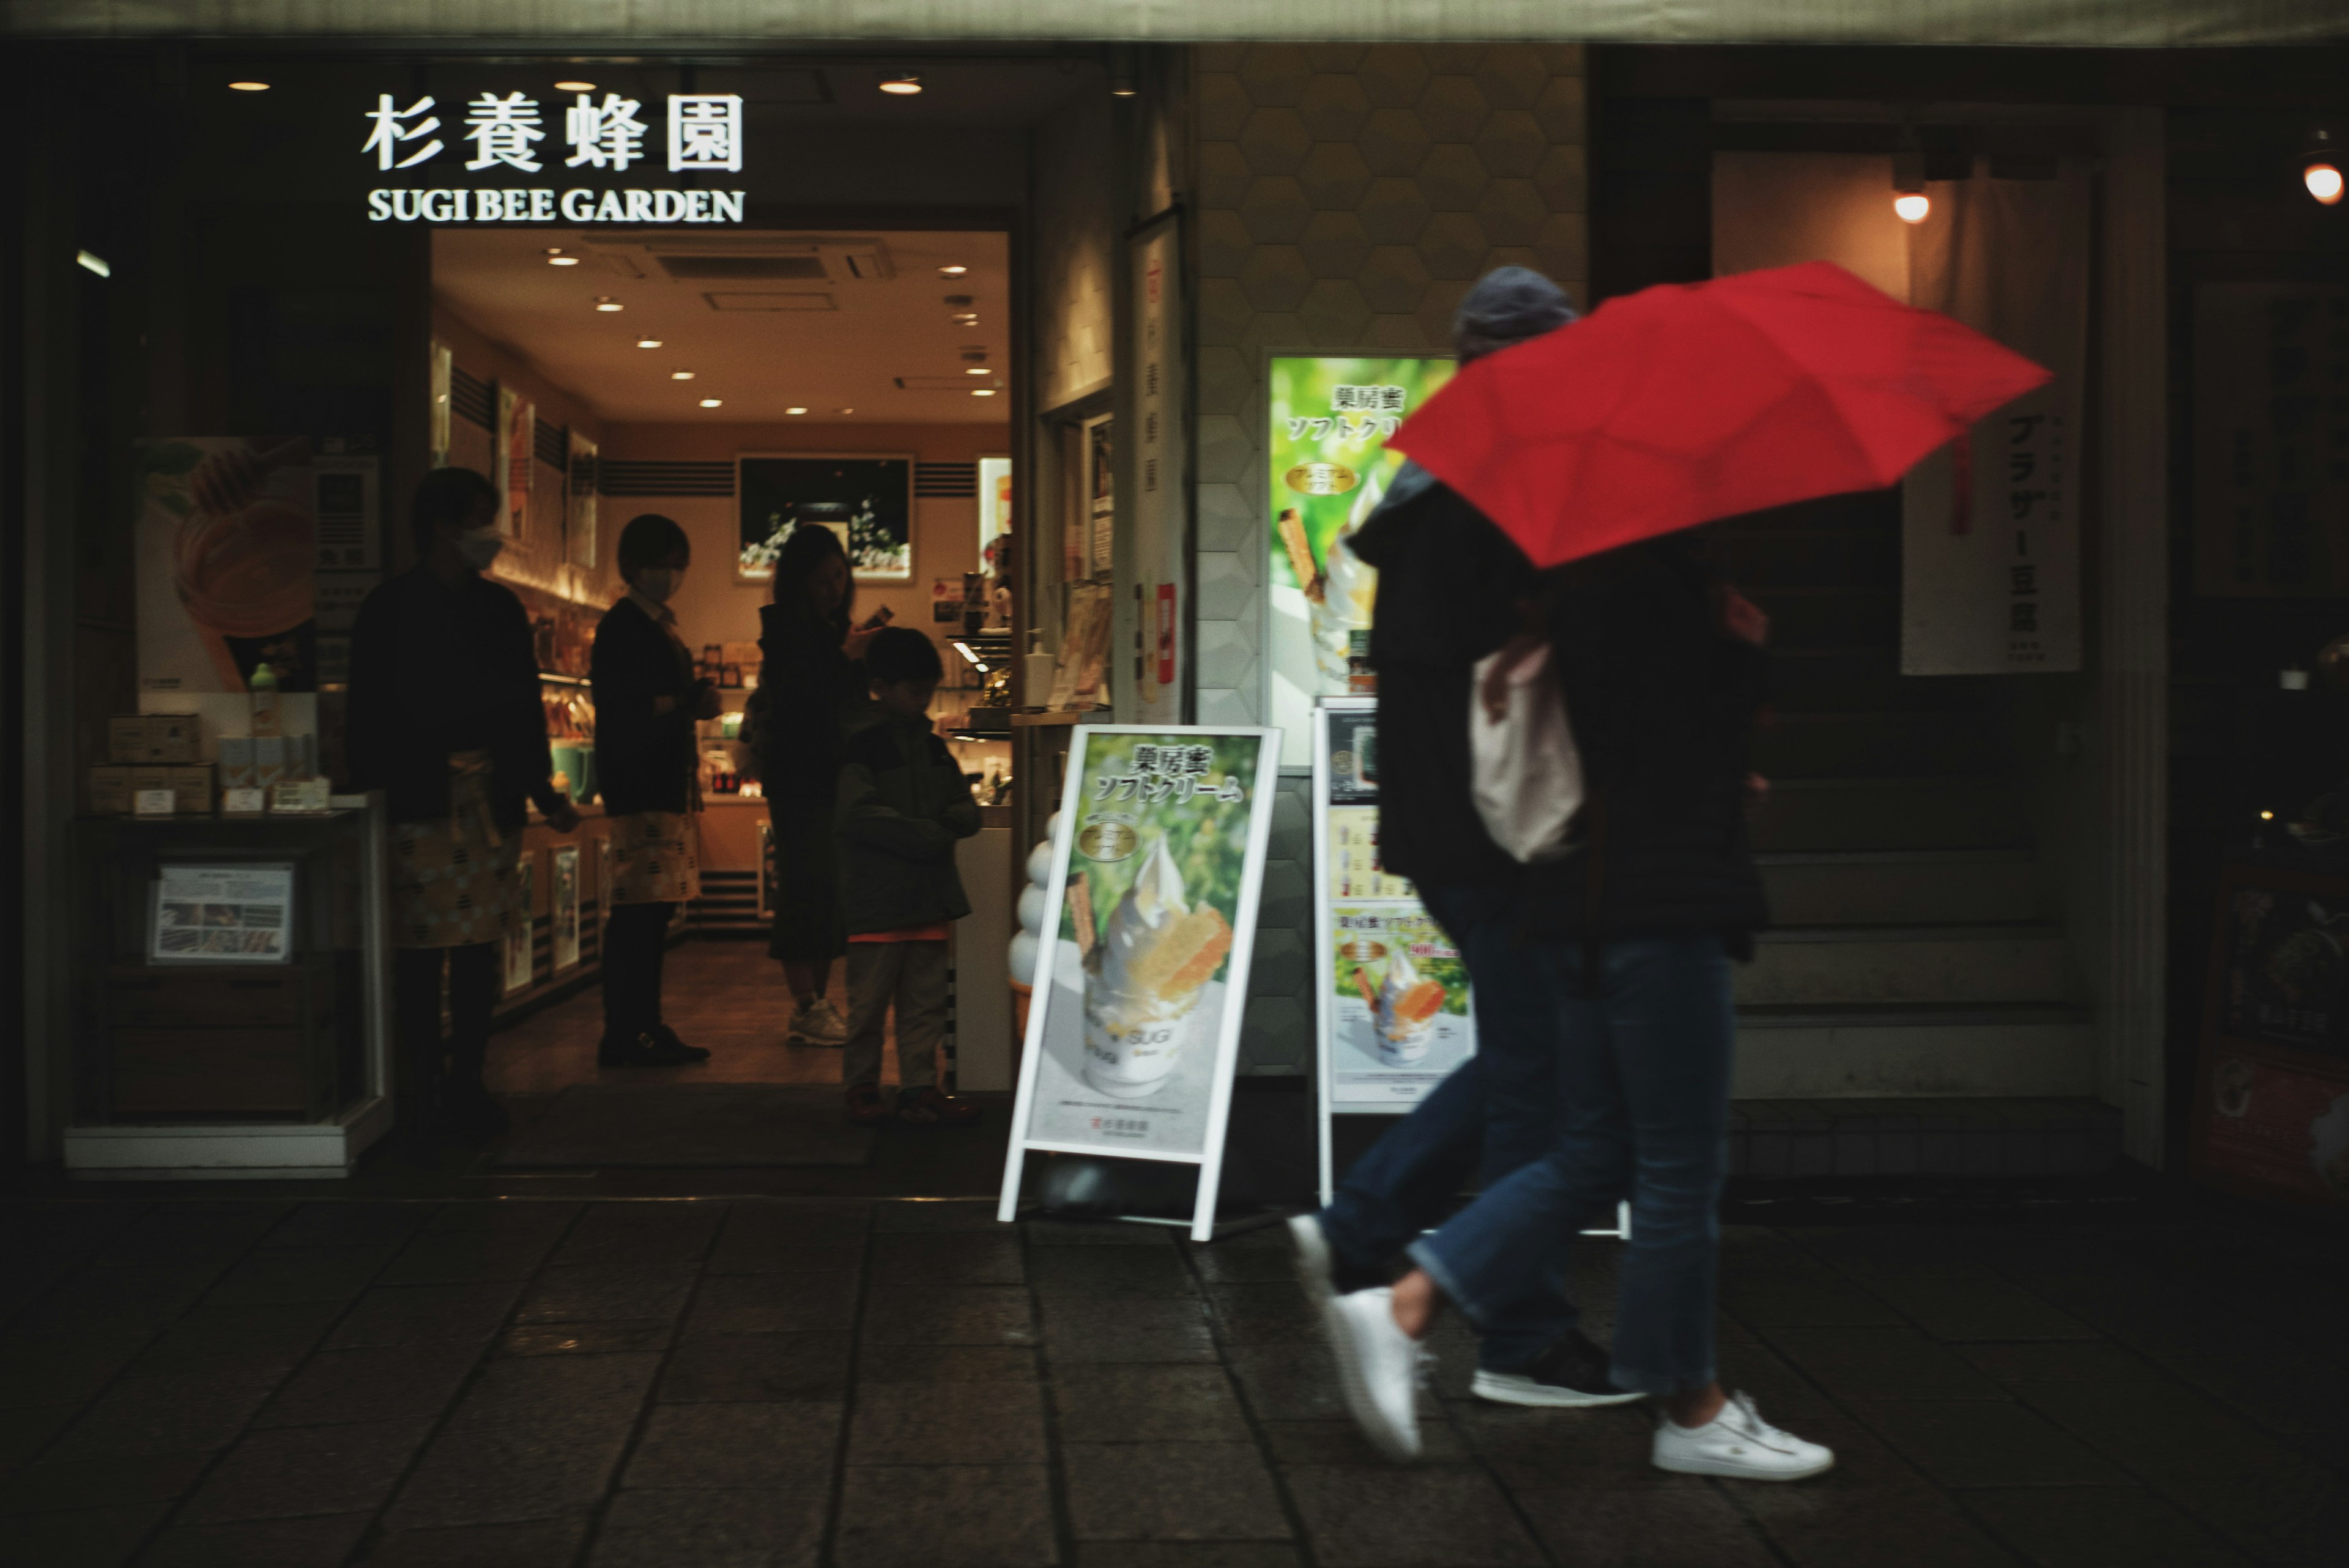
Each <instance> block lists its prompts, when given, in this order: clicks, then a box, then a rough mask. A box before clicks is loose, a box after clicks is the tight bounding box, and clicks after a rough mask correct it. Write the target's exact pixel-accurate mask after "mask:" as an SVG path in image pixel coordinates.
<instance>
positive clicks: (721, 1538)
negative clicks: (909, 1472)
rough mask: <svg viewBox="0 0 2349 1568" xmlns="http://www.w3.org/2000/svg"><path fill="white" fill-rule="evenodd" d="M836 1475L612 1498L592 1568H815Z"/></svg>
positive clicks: (590, 1558)
mask: <svg viewBox="0 0 2349 1568" xmlns="http://www.w3.org/2000/svg"><path fill="white" fill-rule="evenodd" d="M831 1503H832V1472H831V1470H829V1469H826V1470H821V1471H814V1472H811V1473H810V1475H809V1476H808V1477H807V1478H806V1481H805V1484H803V1485H800V1486H796V1487H762V1488H761V1490H758V1491H624V1492H622V1493H620V1494H619V1495H618V1496H617V1497H616V1498H614V1499H613V1500H612V1506H611V1507H610V1509H608V1510H607V1511H605V1515H604V1522H603V1525H602V1528H600V1529H599V1530H597V1531H596V1532H595V1547H594V1548H593V1549H592V1550H591V1551H590V1552H589V1553H588V1554H587V1568H686V1565H690V1568H814V1565H815V1563H817V1561H818V1558H819V1553H821V1550H822V1548H823V1521H824V1514H825V1511H827V1510H828V1509H829V1508H830V1506H831Z"/></svg>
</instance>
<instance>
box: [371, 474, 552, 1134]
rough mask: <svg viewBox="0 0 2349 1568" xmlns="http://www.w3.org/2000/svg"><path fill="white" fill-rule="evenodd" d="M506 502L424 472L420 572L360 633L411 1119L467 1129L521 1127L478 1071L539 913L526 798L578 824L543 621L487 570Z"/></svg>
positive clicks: (465, 479) (403, 581)
mask: <svg viewBox="0 0 2349 1568" xmlns="http://www.w3.org/2000/svg"><path fill="white" fill-rule="evenodd" d="M498 505H499V496H498V492H497V490H495V489H494V488H493V487H492V485H491V483H490V481H489V480H486V479H483V478H482V477H481V475H480V474H478V473H475V472H474V471H473V470H472V469H436V470H435V471H433V472H432V473H430V474H428V475H426V476H425V478H424V482H423V483H421V484H419V485H418V486H417V487H416V502H415V508H414V511H413V513H412V516H411V521H412V526H413V527H414V530H415V540H416V553H417V557H418V562H417V565H416V566H415V568H414V569H413V570H411V571H409V572H404V573H400V574H399V575H398V576H397V577H394V578H392V579H391V580H390V581H389V582H388V583H384V584H383V585H382V586H381V587H378V589H376V590H375V592H373V593H369V594H368V595H367V602H366V603H364V604H362V605H360V606H359V614H358V622H357V625H356V626H355V627H354V628H353V630H352V634H351V681H350V709H349V724H348V728H349V740H348V754H349V758H350V769H351V779H352V782H353V784H354V785H356V786H357V788H358V789H381V790H383V791H384V792H385V794H386V796H387V797H388V808H389V812H388V814H389V817H390V820H391V892H392V912H391V913H392V928H393V940H394V942H395V943H396V944H397V945H398V949H399V951H398V953H397V954H394V956H393V962H392V976H393V1000H394V1008H395V1013H396V1016H397V1019H398V1036H399V1040H400V1068H401V1070H400V1080H401V1081H400V1084H399V1097H400V1114H401V1116H402V1118H403V1119H407V1121H408V1124H409V1126H410V1127H414V1128H417V1129H419V1130H437V1131H441V1132H446V1133H451V1134H455V1135H457V1136H460V1137H472V1136H488V1135H493V1134H495V1133H499V1132H502V1131H504V1130H506V1127H507V1119H506V1112H505V1109H504V1108H503V1107H502V1106H501V1105H499V1104H498V1102H497V1101H496V1100H495V1099H492V1098H491V1096H490V1094H489V1091H488V1090H487V1089H486V1088H483V1087H482V1084H481V1067H482V1063H483V1062H484V1060H485V1059H486V1057H487V1056H488V1051H489V1042H490V1012H491V1009H492V1007H493V1006H495V1005H496V1002H497V995H498V950H499V944H500V943H501V942H502V940H503V938H504V937H505V934H506V933H507V931H508V930H509V929H510V928H518V929H524V930H526V929H528V923H529V920H530V911H529V909H528V907H527V906H526V905H525V903H523V898H522V886H521V879H520V878H519V877H518V876H516V875H515V868H516V867H517V866H518V865H519V864H520V863H521V860H522V837H523V824H524V822H525V820H526V819H527V817H528V815H529V807H528V802H531V801H535V802H536V803H537V805H538V809H539V810H541V811H543V812H544V813H545V815H546V819H547V820H548V821H549V822H551V823H553V824H554V827H555V828H556V829H557V830H560V831H564V832H568V831H570V830H572V829H574V828H575V827H577V826H578V825H579V813H578V812H577V811H576V810H573V809H572V805H571V802H570V801H569V800H567V799H564V797H563V796H562V795H560V794H558V793H557V792H556V791H555V789H554V785H553V783H552V782H551V781H550V779H549V775H550V774H551V773H552V772H553V771H554V765H553V760H552V758H550V757H549V755H548V751H547V745H546V712H545V709H543V707H540V705H539V681H538V656H537V653H536V650H535V648H534V647H533V642H532V638H531V631H530V617H529V616H528V615H526V614H524V613H523V607H522V601H521V600H519V599H517V598H515V597H514V596H513V593H512V591H511V590H509V589H506V588H503V587H501V586H499V585H498V584H497V583H492V582H490V581H488V580H487V579H486V578H484V577H483V576H482V575H481V573H482V572H483V570H484V569H485V568H487V567H488V565H489V564H490V562H492V561H493V560H495V559H496V558H497V553H498V549H499V546H500V544H501V540H500V538H499V535H498V528H497V517H498ZM444 955H445V958H446V971H447V975H448V986H449V1016H450V1038H449V1039H448V1040H447V1041H445V1042H444V1041H443V1040H442V1038H441V1036H440V985H441V975H442V970H443V958H444Z"/></svg>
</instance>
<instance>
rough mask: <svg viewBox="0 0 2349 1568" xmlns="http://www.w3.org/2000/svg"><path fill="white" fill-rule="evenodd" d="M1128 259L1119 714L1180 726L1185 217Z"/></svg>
mask: <svg viewBox="0 0 2349 1568" xmlns="http://www.w3.org/2000/svg"><path fill="white" fill-rule="evenodd" d="M1127 264H1128V266H1129V267H1131V268H1132V270H1133V360H1132V367H1131V371H1130V374H1131V376H1132V377H1133V458H1132V461H1131V464H1130V466H1129V467H1128V469H1127V473H1128V475H1129V476H1130V478H1131V480H1132V481H1133V496H1132V498H1131V500H1130V503H1129V504H1128V505H1127V506H1126V508H1125V518H1126V528H1127V530H1128V531H1129V533H1130V534H1131V539H1130V542H1129V545H1128V549H1127V552H1126V560H1127V562H1128V563H1129V572H1128V574H1129V577H1130V580H1131V581H1132V583H1133V593H1132V594H1131V596H1130V597H1129V599H1128V600H1127V601H1126V603H1123V605H1122V606H1121V607H1120V608H1121V612H1122V613H1123V614H1124V615H1125V617H1126V619H1127V624H1125V625H1124V626H1123V628H1121V631H1122V636H1120V638H1119V639H1118V643H1119V645H1120V646H1122V647H1127V648H1131V649H1132V650H1133V686H1132V687H1131V689H1130V694H1129V693H1121V694H1120V696H1129V695H1130V696H1131V702H1130V704H1122V705H1121V709H1120V711H1121V712H1122V713H1130V714H1131V716H1132V717H1133V719H1134V721H1135V722H1136V723H1139V724H1179V723H1181V722H1182V719H1183V685H1184V682H1183V678H1182V670H1183V663H1184V660H1185V658H1186V657H1187V655H1188V652H1189V650H1188V649H1187V647H1185V639H1184V637H1183V634H1182V630H1181V622H1180V617H1179V611H1180V607H1181V601H1180V599H1179V597H1178V593H1177V585H1178V584H1179V583H1183V582H1184V581H1185V578H1186V576H1187V571H1186V566H1185V534H1186V529H1185V526H1184V524H1185V519H1186V517H1187V516H1188V510H1187V505H1186V502H1187V498H1188V497H1189V496H1190V493H1191V483H1190V476H1189V474H1188V473H1187V472H1186V471H1185V469H1186V461H1187V459H1188V456H1189V453H1190V443H1189V441H1188V440H1187V439H1186V438H1185V429H1184V410H1185V408H1186V407H1189V396H1188V392H1187V390H1186V388H1185V357H1184V354H1183V229H1182V221H1181V219H1180V218H1179V217H1176V216H1174V215H1169V216H1167V217H1164V218H1162V219H1160V220H1159V221H1158V222H1155V223H1153V224H1152V225H1150V226H1149V227H1148V228H1147V229H1144V230H1143V231H1142V232H1140V233H1138V234H1136V235H1135V236H1134V237H1133V240H1131V241H1130V242H1128V251H1127Z"/></svg>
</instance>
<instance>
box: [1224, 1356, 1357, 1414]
mask: <svg viewBox="0 0 2349 1568" xmlns="http://www.w3.org/2000/svg"><path fill="white" fill-rule="evenodd" d="M1224 1364H1225V1365H1226V1366H1227V1367H1230V1368H1231V1371H1232V1376H1233V1377H1236V1378H1237V1379H1238V1381H1239V1386H1240V1392H1241V1395H1242V1397H1243V1398H1246V1399H1247V1407H1248V1409H1249V1410H1250V1411H1251V1412H1252V1413H1253V1414H1254V1415H1255V1416H1256V1418H1257V1419H1258V1420H1260V1421H1287V1420H1299V1421H1310V1420H1339V1419H1343V1418H1345V1417H1346V1400H1345V1396H1344V1395H1343V1394H1341V1393H1340V1391H1339V1387H1338V1366H1337V1362H1336V1360H1335V1359H1334V1358H1333V1357H1331V1356H1330V1350H1329V1347H1328V1346H1322V1345H1233V1346H1226V1347H1225V1350H1224Z"/></svg>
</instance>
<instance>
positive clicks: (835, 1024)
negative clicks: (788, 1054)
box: [783, 996, 848, 1046]
mask: <svg viewBox="0 0 2349 1568" xmlns="http://www.w3.org/2000/svg"><path fill="white" fill-rule="evenodd" d="M783 1043H784V1044H785V1045H787V1046H844V1045H846V1044H847V1043H848V1020H847V1019H845V1018H843V1017H842V1016H840V1009H839V1008H837V1007H835V1006H833V1005H832V1003H831V1002H830V1001H829V1000H827V999H826V998H824V997H822V996H818V997H817V998H816V999H815V1000H814V1001H812V1002H810V1003H809V1004H808V1005H807V1006H804V1007H802V1008H801V1009H800V1010H799V1011H798V1012H797V1013H796V1014H794V1015H793V1016H792V1032H791V1033H790V1035H788V1036H786V1037H784V1040H783Z"/></svg>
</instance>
